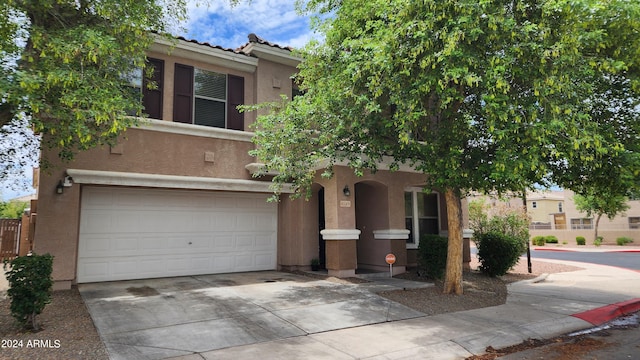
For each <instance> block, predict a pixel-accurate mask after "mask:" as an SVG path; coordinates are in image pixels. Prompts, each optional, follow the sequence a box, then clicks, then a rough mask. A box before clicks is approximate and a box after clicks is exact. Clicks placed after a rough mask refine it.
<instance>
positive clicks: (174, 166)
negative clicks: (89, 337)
mask: <svg viewBox="0 0 640 360" xmlns="http://www.w3.org/2000/svg"><path fill="white" fill-rule="evenodd" d="M148 58H149V61H150V62H151V63H152V64H153V65H154V67H155V69H156V71H155V74H154V80H155V81H156V82H157V83H158V89H157V90H147V89H146V87H145V86H142V83H141V82H142V80H141V79H139V80H138V85H139V87H140V89H142V90H141V91H143V103H144V105H145V109H146V113H148V114H149V118H148V119H145V120H144V121H142V124H141V126H139V127H136V128H131V129H129V130H128V131H127V132H126V133H125V134H124V135H123V136H122V138H121V140H120V141H119V143H118V144H117V145H116V146H111V147H102V148H96V149H92V150H89V151H86V152H82V153H80V154H78V155H77V157H76V158H75V159H74V160H73V162H70V163H60V164H59V165H58V166H57V167H55V168H54V169H53V170H52V171H51V172H41V175H40V179H39V203H38V214H37V215H38V220H37V225H36V230H35V240H34V243H35V245H34V251H35V252H37V253H47V252H48V253H51V254H52V255H54V256H55V259H54V271H53V277H54V280H55V288H57V289H62V288H68V287H70V286H71V285H72V284H76V283H84V282H99V281H112V280H125V279H141V278H154V277H170V276H187V275H197V274H211V273H228V272H242V271H258V270H275V269H291V270H297V269H303V270H307V269H309V267H310V263H311V260H312V259H314V258H318V259H320V261H321V263H322V264H323V266H324V267H326V269H327V271H328V274H329V275H333V276H338V277H348V276H353V275H354V274H355V273H356V270H362V269H367V270H372V271H376V270H379V271H388V269H389V267H388V265H387V264H386V263H385V255H386V254H388V253H393V254H395V255H396V258H397V262H396V264H395V265H394V272H395V273H401V272H404V271H405V270H406V267H407V266H408V265H411V264H413V263H415V261H416V258H415V251H416V250H415V249H416V248H417V245H418V239H419V236H420V235H422V234H425V233H438V234H442V235H446V234H447V216H446V207H445V203H444V197H443V196H441V195H440V194H438V193H431V194H426V193H423V192H422V188H421V185H422V184H424V180H425V175H424V174H421V173H419V172H416V171H414V170H412V169H411V168H402V169H400V171H396V172H390V171H387V170H385V165H384V164H381V169H380V170H379V171H378V172H376V173H375V174H365V175H364V176H362V177H356V176H355V175H354V173H353V171H352V170H350V169H349V168H347V167H346V166H341V165H338V166H335V167H334V170H335V176H333V177H332V178H331V179H323V178H321V177H320V176H318V177H317V181H316V182H315V184H314V185H313V196H312V197H311V199H310V200H308V201H306V200H304V199H298V200H290V199H289V198H288V196H287V194H286V193H285V194H283V196H282V197H281V199H280V202H267V201H266V200H267V198H268V197H270V196H271V195H272V192H271V190H270V187H269V186H270V179H269V177H264V178H254V177H253V176H252V174H253V172H255V170H256V169H257V168H258V167H259V166H260V164H259V161H258V159H255V158H252V157H251V156H249V154H248V152H249V150H251V149H253V148H254V146H255V145H254V144H253V143H252V142H251V138H252V133H251V127H250V125H251V124H252V123H253V122H254V121H255V119H256V116H257V115H256V114H255V113H253V112H249V113H239V112H238V111H237V110H236V106H237V105H239V104H256V103H261V102H265V101H273V100H277V99H279V98H280V94H286V95H287V96H292V94H294V84H293V83H292V80H291V76H292V75H293V74H294V73H295V72H296V65H297V64H298V63H299V61H300V59H299V58H297V57H296V56H295V55H294V54H293V53H292V51H291V49H290V48H288V47H283V46H279V45H276V44H272V43H269V42H267V41H264V40H263V39H261V38H259V37H257V36H255V35H253V34H251V35H249V42H248V43H247V44H245V45H243V46H242V47H240V48H238V49H236V50H231V49H225V48H221V47H218V46H213V45H210V44H207V43H200V42H197V41H194V40H187V39H184V38H178V39H177V43H175V44H173V43H170V42H167V41H165V40H161V39H159V40H158V41H157V42H156V43H155V44H154V45H153V46H152V48H151V49H150V50H149V52H148ZM134 85H135V84H134ZM320 172H321V169H318V174H320ZM286 191H287V190H286V188H285V192H286Z"/></svg>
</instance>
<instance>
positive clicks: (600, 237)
mask: <svg viewBox="0 0 640 360" xmlns="http://www.w3.org/2000/svg"><path fill="white" fill-rule="evenodd" d="M603 240H604V238H603V237H602V236H598V237H597V238H596V239H595V240H593V245H595V246H600V245H602V241H603Z"/></svg>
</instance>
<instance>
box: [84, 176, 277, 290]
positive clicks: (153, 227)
mask: <svg viewBox="0 0 640 360" xmlns="http://www.w3.org/2000/svg"><path fill="white" fill-rule="evenodd" d="M268 196H269V195H268V194H255V193H231V192H204V191H179V190H156V189H153V190H151V189H134V188H114V187H85V188H84V189H83V193H82V207H81V217H80V241H79V245H78V248H79V249H78V282H94V281H109V280H125V279H144V278H153V277H168V276H184V275H197V274H213V273H227V272H239V271H256V270H273V269H275V268H276V239H277V234H276V229H277V207H276V205H275V204H273V203H267V202H266V199H267V197H268Z"/></svg>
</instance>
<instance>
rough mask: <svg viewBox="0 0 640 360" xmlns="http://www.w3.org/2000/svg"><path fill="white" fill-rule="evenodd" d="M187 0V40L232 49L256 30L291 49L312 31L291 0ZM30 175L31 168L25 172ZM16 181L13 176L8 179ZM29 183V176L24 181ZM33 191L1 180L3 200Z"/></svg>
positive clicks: (309, 36)
mask: <svg viewBox="0 0 640 360" xmlns="http://www.w3.org/2000/svg"><path fill="white" fill-rule="evenodd" d="M198 2H202V1H198V0H189V5H188V10H189V19H188V20H187V21H186V22H185V23H184V24H183V25H184V28H185V31H176V33H175V35H181V36H184V37H186V38H188V39H193V40H197V41H200V42H208V43H210V44H211V45H219V46H222V47H225V48H230V49H235V48H238V47H239V46H241V45H243V44H245V43H247V41H248V39H247V35H249V34H250V33H255V34H256V35H258V36H260V37H261V38H263V39H264V40H266V41H270V42H272V43H276V44H278V45H282V46H292V47H294V48H301V47H303V46H304V45H305V44H306V43H307V42H308V41H309V40H310V39H312V38H313V37H314V34H313V33H312V32H311V29H310V28H309V19H308V18H307V17H303V16H300V15H298V14H297V13H296V11H295V7H294V3H295V1H294V0H251V1H249V0H242V1H241V3H240V4H238V5H236V6H233V7H232V6H230V5H229V1H227V0H213V1H211V4H210V5H209V6H206V5H200V6H197V5H196V3H198ZM26 173H27V175H28V176H31V169H28V170H27V171H26ZM9 181H11V182H15V179H9ZM25 182H26V183H28V184H31V179H26V181H25ZM32 193H35V190H34V189H32V188H30V187H28V186H23V187H21V188H19V189H12V188H11V187H9V186H8V184H7V183H2V182H0V195H1V197H2V201H7V200H10V199H13V198H15V197H18V196H22V195H27V194H32Z"/></svg>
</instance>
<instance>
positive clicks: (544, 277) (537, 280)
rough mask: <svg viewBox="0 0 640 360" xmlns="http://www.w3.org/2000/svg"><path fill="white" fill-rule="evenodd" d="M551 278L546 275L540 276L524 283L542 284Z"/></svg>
mask: <svg viewBox="0 0 640 360" xmlns="http://www.w3.org/2000/svg"><path fill="white" fill-rule="evenodd" d="M548 276H549V274H547V273H544V274H540V275H538V277H536V278H533V279H530V280H523V282H524V283H528V284H537V283H540V282H543V281H545V280H547V277H548Z"/></svg>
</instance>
